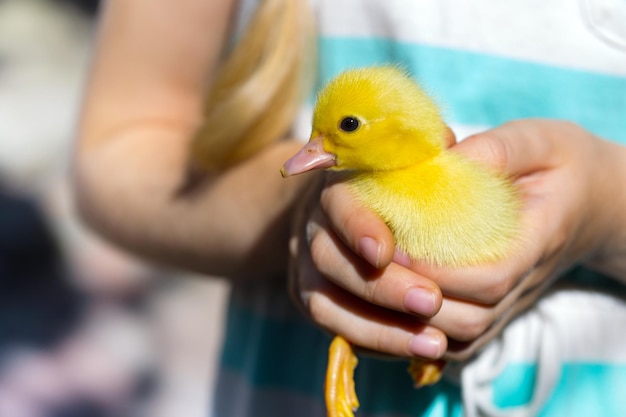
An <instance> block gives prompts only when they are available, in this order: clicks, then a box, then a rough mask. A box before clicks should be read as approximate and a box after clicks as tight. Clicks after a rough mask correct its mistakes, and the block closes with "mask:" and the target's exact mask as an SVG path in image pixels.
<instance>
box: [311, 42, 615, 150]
mask: <svg viewBox="0 0 626 417" xmlns="http://www.w3.org/2000/svg"><path fill="white" fill-rule="evenodd" d="M319 55H320V58H319V62H320V63H321V68H320V69H319V75H320V81H321V83H325V82H326V81H328V80H329V79H330V78H332V77H333V76H334V75H336V74H337V73H339V72H340V71H341V70H343V69H347V68H353V67H361V66H367V65H376V64H387V63H393V64H400V65H401V66H403V67H404V68H406V69H407V70H408V71H409V72H411V73H412V74H413V75H414V76H415V77H416V78H417V79H418V80H419V81H420V82H421V84H423V86H424V87H425V88H426V89H427V90H428V91H429V92H430V93H431V94H432V95H433V96H434V97H435V98H436V99H437V100H438V101H440V102H441V103H442V104H443V107H444V112H445V113H446V115H447V118H448V119H449V120H450V121H451V122H453V123H458V124H466V125H479V126H494V125H498V124H501V123H504V122H506V121H509V120H512V119H519V118H526V117H545V118H555V119H566V120H570V121H573V122H576V123H579V124H580V125H582V126H584V127H585V128H587V129H589V130H590V131H592V132H594V133H596V134H598V135H600V136H603V137H605V138H606V139H609V140H613V141H617V142H620V143H623V144H626V78H624V77H619V76H614V75H608V74H600V73H593V72H588V71H581V70H576V69H571V68H563V67H556V66H551V65H547V64H539V63H532V62H527V61H521V60H516V59H511V58H504V57H499V56H494V55H488V54H483V53H476V52H469V51H464V50H456V49H450V48H443V47H435V46H428V45H421V44H413V43H404V42H398V41H394V40H388V39H378V38H366V39H363V38H338V37H323V38H320V40H319ZM624 62H625V65H626V59H625V60H624Z"/></svg>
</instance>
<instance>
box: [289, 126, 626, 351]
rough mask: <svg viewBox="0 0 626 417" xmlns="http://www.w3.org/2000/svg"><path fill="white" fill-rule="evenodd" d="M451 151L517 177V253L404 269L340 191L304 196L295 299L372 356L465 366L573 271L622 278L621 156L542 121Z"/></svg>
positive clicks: (333, 187) (625, 231) (624, 166)
mask: <svg viewBox="0 0 626 417" xmlns="http://www.w3.org/2000/svg"><path fill="white" fill-rule="evenodd" d="M453 149H455V150H456V151H458V152H460V153H463V154H465V155H467V156H468V157H470V158H473V159H475V160H477V161H479V162H481V163H484V164H487V165H490V166H492V167H494V168H496V169H499V170H501V171H503V172H505V173H506V174H508V175H509V176H511V178H513V179H514V180H515V182H516V184H517V186H518V188H519V190H520V194H521V198H522V202H523V207H522V227H521V233H520V238H519V242H518V246H517V249H516V250H515V251H514V253H512V254H511V256H510V257H508V258H507V259H505V260H503V261H501V262H499V263H497V264H493V265H488V266H480V267H472V268H464V269H457V270H452V269H446V268H434V267H430V266H428V265H424V264H419V263H414V262H411V261H409V260H408V259H406V257H404V256H403V255H402V254H398V253H394V248H393V239H392V236H391V233H390V231H389V230H388V229H387V228H386V226H385V225H384V224H383V223H382V222H381V221H380V220H379V219H378V218H377V217H376V216H375V215H374V214H373V213H371V212H369V211H367V210H366V209H365V208H363V207H360V206H359V205H358V204H357V203H356V202H355V201H354V200H353V199H352V198H351V195H350V194H349V191H348V190H347V187H346V186H345V185H343V184H341V183H332V182H328V183H327V184H324V185H323V186H320V187H319V188H318V189H317V190H312V191H311V193H310V196H309V198H308V199H307V203H306V210H305V211H303V212H301V213H300V214H301V217H300V220H299V221H296V228H295V231H296V232H299V235H298V237H295V238H294V241H293V243H294V245H293V246H292V254H294V255H295V256H296V257H297V258H296V259H295V262H294V263H293V265H292V286H293V289H294V293H295V294H296V295H297V296H298V297H299V299H300V300H302V301H303V304H304V306H305V309H306V310H307V312H308V313H309V314H310V315H311V316H312V318H313V320H314V321H315V322H317V323H318V324H320V325H321V326H323V327H325V328H327V329H329V330H330V331H332V332H333V333H339V334H341V335H343V336H344V337H346V338H347V339H348V340H350V341H351V342H353V343H355V344H356V345H359V346H362V347H365V348H367V349H372V350H376V351H380V352H384V353H390V354H393V355H399V356H411V355H418V356H423V357H427V358H437V357H440V356H441V355H443V354H444V352H446V350H448V352H447V354H446V357H447V358H448V359H464V358H466V357H468V356H469V355H470V354H472V353H473V352H475V351H476V349H478V348H479V347H480V346H482V345H484V344H485V343H486V342H487V341H488V340H490V339H491V338H492V337H493V336H495V335H496V334H497V333H498V332H499V331H500V330H501V329H502V328H503V326H504V325H505V324H506V323H507V322H508V321H509V320H510V319H511V318H512V317H514V316H515V315H516V314H518V313H519V312H520V311H522V310H523V309H525V308H527V307H528V306H530V305H532V303H533V302H534V301H535V300H536V299H537V298H538V297H539V296H540V295H541V293H543V291H544V290H545V289H546V288H547V287H548V286H549V285H550V283H551V282H552V280H553V279H554V278H555V277H557V276H558V275H559V274H560V273H562V272H563V271H565V270H566V269H568V268H570V267H571V266H572V265H574V264H576V263H581V262H586V263H588V264H589V265H593V266H595V267H598V268H601V269H603V270H604V271H605V272H609V273H612V274H613V275H615V276H616V277H618V278H621V279H622V280H624V281H626V267H625V266H624V265H623V262H624V261H623V259H624V254H625V253H626V248H624V244H623V243H620V242H624V241H626V215H625V214H623V212H624V210H623V207H625V206H626V189H625V188H624V186H623V184H625V183H626V149H624V148H623V147H620V146H619V145H615V144H611V143H608V142H605V141H603V140H600V139H598V138H596V137H594V136H593V135H591V134H589V133H588V132H586V131H584V130H583V129H581V128H579V127H577V126H575V125H572V124H570V123H565V122H557V121H546V120H524V121H517V122H513V123H508V124H505V125H503V126H500V127H498V128H496V129H493V130H491V131H488V132H485V133H482V134H479V135H475V136H473V137H471V138H468V139H467V140H466V141H463V142H461V143H460V144H457V145H455V146H454V147H453ZM320 190H321V198H320V197H319V196H320ZM318 199H319V201H320V202H321V203H319V204H318ZM368 238H371V239H373V240H370V239H368ZM295 243H297V245H296V244H295ZM392 259H393V260H394V262H392ZM372 265H375V266H378V269H377V268H374V267H373V266H372ZM317 271H320V272H321V274H320V273H319V272H317ZM439 289H441V290H439ZM448 338H449V339H450V346H449V348H448V340H447V339H448Z"/></svg>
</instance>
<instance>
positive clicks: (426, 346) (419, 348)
mask: <svg viewBox="0 0 626 417" xmlns="http://www.w3.org/2000/svg"><path fill="white" fill-rule="evenodd" d="M409 350H410V351H411V353H413V354H414V355H416V356H421V357H423V358H428V359H439V358H440V357H441V353H442V352H441V340H440V339H439V338H438V337H436V336H433V335H430V334H428V333H420V334H416V335H415V336H413V337H412V338H411V340H410V341H409Z"/></svg>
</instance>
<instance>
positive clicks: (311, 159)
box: [280, 136, 337, 178]
mask: <svg viewBox="0 0 626 417" xmlns="http://www.w3.org/2000/svg"><path fill="white" fill-rule="evenodd" d="M335 158H336V157H335V155H333V154H332V153H329V152H326V151H325V150H324V143H323V139H322V136H316V137H313V138H311V139H309V142H308V143H307V144H306V145H305V146H304V147H303V148H302V149H300V150H299V151H298V153H297V154H295V155H294V156H292V157H291V158H290V159H289V160H288V161H287V162H285V164H284V165H283V167H282V168H281V169H280V174H281V175H282V176H283V178H286V177H289V176H291V175H296V174H302V173H303V172H307V171H312V170H314V169H324V168H330V167H333V166H335V165H337V161H336V159H335Z"/></svg>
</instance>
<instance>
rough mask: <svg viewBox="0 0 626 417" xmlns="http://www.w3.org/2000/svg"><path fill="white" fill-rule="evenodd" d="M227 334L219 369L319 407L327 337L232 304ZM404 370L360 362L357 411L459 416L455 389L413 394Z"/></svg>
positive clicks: (402, 364) (297, 322) (446, 386)
mask: <svg viewBox="0 0 626 417" xmlns="http://www.w3.org/2000/svg"><path fill="white" fill-rule="evenodd" d="M296 314H298V313H296ZM226 329H227V333H226V335H225V338H226V340H225V344H224V351H223V353H222V367H224V368H226V369H228V370H230V371H235V372H237V373H239V374H241V375H243V376H244V377H245V378H246V379H248V382H249V383H250V384H251V385H252V386H253V387H254V388H256V389H266V388H272V389H282V390H284V391H285V392H286V393H289V392H295V393H298V394H304V395H308V396H310V397H312V398H316V399H317V400H318V401H320V402H323V386H324V377H325V372H326V361H327V351H328V346H329V344H330V337H329V336H328V335H327V334H325V333H323V332H322V331H321V330H320V329H318V328H317V327H315V326H313V325H312V324H311V323H310V322H308V321H307V320H305V319H303V318H298V316H297V315H295V316H293V317H291V318H290V319H276V318H268V317H262V316H261V315H259V314H258V313H253V312H252V311H251V310H249V309H247V308H246V307H244V306H242V305H238V303H236V302H231V304H230V305H229V309H228V322H227V325H226ZM407 365H408V363H407V362H406V361H382V360H378V359H373V358H367V357H362V358H360V361H359V366H358V367H357V370H356V372H355V381H356V390H357V394H358V395H359V398H360V399H361V407H360V410H361V411H362V412H364V413H365V414H369V415H385V414H389V413H408V415H415V416H424V417H460V416H461V415H462V406H461V394H460V389H459V387H458V386H456V385H453V384H451V383H449V382H446V381H444V382H441V383H439V384H437V385H436V386H434V387H426V388H422V389H420V390H419V391H417V390H415V389H414V388H413V385H412V383H411V378H410V376H409V375H408V373H407Z"/></svg>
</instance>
